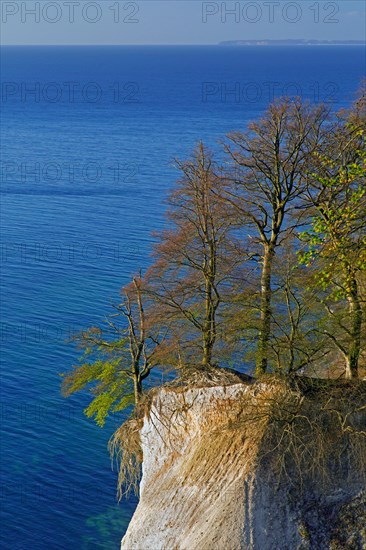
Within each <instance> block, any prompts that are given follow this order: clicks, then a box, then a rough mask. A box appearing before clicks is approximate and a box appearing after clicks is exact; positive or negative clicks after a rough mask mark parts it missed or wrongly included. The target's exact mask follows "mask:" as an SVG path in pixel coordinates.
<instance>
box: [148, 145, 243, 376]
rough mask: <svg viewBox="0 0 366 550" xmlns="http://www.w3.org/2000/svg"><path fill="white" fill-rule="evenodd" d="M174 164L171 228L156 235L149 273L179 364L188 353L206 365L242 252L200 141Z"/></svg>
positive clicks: (230, 211)
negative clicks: (187, 156)
mask: <svg viewBox="0 0 366 550" xmlns="http://www.w3.org/2000/svg"><path fill="white" fill-rule="evenodd" d="M177 166H178V168H179V170H180V171H181V172H182V177H181V179H180V180H179V182H178V186H177V188H176V189H175V191H174V192H173V193H172V194H171V196H170V198H169V200H168V204H169V206H170V209H169V214H168V216H169V223H170V224H171V229H169V230H166V231H164V232H162V233H161V234H160V235H159V243H158V244H157V246H156V248H155V260H156V261H155V264H154V265H153V266H152V267H151V269H150V270H149V271H148V274H147V277H148V279H149V285H150V289H151V294H152V295H153V296H154V299H155V300H156V303H157V305H159V308H160V312H161V315H163V316H165V318H166V319H169V320H170V324H171V326H172V327H174V328H173V329H172V330H173V332H175V344H174V347H175V352H176V353H177V354H178V361H177V364H178V365H180V366H182V364H183V363H185V359H184V357H186V352H188V354H189V355H190V356H191V358H192V356H194V355H196V357H197V356H199V357H200V360H199V361H198V364H200V365H201V366H202V367H208V366H210V365H212V363H213V361H214V349H215V345H217V344H218V341H217V339H218V335H219V333H220V332H221V331H220V330H219V327H218V324H219V323H220V320H219V310H220V308H222V307H223V305H224V303H225V300H226V296H227V293H228V292H229V287H230V281H231V280H232V278H233V277H235V269H236V266H237V264H238V263H239V262H240V261H242V252H241V251H240V250H239V248H240V247H239V243H238V241H236V240H235V238H234V236H233V234H232V228H233V223H234V217H233V208H232V206H231V205H230V204H229V203H228V202H227V201H225V200H223V199H222V198H220V196H219V195H220V194H219V193H218V191H219V190H220V188H221V185H222V181H221V178H220V176H219V175H218V174H217V173H216V171H215V168H216V165H215V163H214V161H213V158H212V154H211V153H210V152H209V151H208V150H207V149H206V148H205V147H204V146H203V144H202V143H200V144H199V145H198V147H197V148H196V150H195V151H194V154H193V156H192V158H191V159H189V160H188V161H184V162H178V163H177ZM188 349H189V350H190V351H188ZM193 361H194V360H193ZM194 362H196V363H197V359H196V361H194Z"/></svg>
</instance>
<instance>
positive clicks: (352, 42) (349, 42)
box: [219, 39, 366, 46]
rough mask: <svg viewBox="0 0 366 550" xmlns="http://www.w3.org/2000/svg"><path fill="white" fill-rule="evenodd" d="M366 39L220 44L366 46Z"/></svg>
mask: <svg viewBox="0 0 366 550" xmlns="http://www.w3.org/2000/svg"><path fill="white" fill-rule="evenodd" d="M365 44H366V42H365V41H364V40H305V39H283V40H225V41H224V42H219V46H364V45H365Z"/></svg>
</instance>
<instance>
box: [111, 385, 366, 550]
mask: <svg viewBox="0 0 366 550" xmlns="http://www.w3.org/2000/svg"><path fill="white" fill-rule="evenodd" d="M272 392H273V387H272V386H271V385H266V384H258V383H256V384H245V383H237V384H232V385H229V386H211V387H196V388H190V389H187V388H162V389H161V390H159V392H158V393H157V394H156V395H155V397H154V399H153V402H152V405H151V409H150V413H149V414H148V415H147V416H146V417H145V419H144V424H143V427H142V430H141V444H142V451H143V476H142V481H141V485H140V502H139V504H138V507H137V509H136V512H135V514H134V516H133V518H132V521H131V523H130V525H129V527H128V530H127V533H126V535H125V536H124V538H123V540H122V545H121V549H122V550H239V549H253V550H273V549H281V550H286V549H288V550H294V549H304V550H305V549H307V548H309V549H310V548H311V549H313V548H314V549H315V548H316V549H317V550H318V549H319V550H321V549H323V548H324V549H331V550H339V549H341V548H354V549H362V548H366V528H365V526H366V505H365V498H364V497H363V491H364V490H365V487H364V481H363V480H364V478H363V476H362V475H358V473H354V472H352V471H350V469H352V468H353V467H354V465H353V463H352V459H350V455H349V453H348V452H346V451H345V452H344V453H343V454H342V453H336V454H337V457H338V456H340V457H342V456H344V459H342V458H341V463H340V464H338V465H337V471H336V472H332V471H330V472H329V474H330V476H327V475H326V476H325V477H330V483H329V484H328V485H327V486H326V487H325V486H323V485H322V484H321V488H319V489H317V487H316V483H315V484H313V485H312V486H311V487H305V488H304V487H303V486H302V481H303V480H302V479H300V478H301V475H300V474H299V472H298V471H297V470H296V468H295V469H294V471H293V473H287V474H289V475H287V477H286V475H285V478H284V479H282V474H281V476H280V475H279V474H278V473H277V470H276V469H275V470H273V472H275V473H273V475H272V474H271V468H273V466H272V463H271V459H270V458H268V456H267V453H266V452H263V442H264V441H266V437H267V433H268V429H269V428H268V419H267V417H266V415H265V414H263V415H262V416H263V417H262V418H260V416H261V415H260V414H259V413H258V419H257V420H256V422H255V423H252V424H251V427H250V429H248V428H247V427H245V426H244V424H245V422H244V423H243V411H244V417H245V411H246V410H247V411H249V412H248V416H250V415H251V416H253V414H254V411H261V410H262V409H261V408H258V407H257V405H258V403H260V402H261V400H262V402H264V403H268V402H270V400H271V395H272ZM279 401H281V396H280V397H279ZM253 403H254V405H255V406H254V408H250V406H251V404H253ZM357 414H358V424H359V425H360V424H361V426H364V427H366V413H365V411H363V412H362V411H361V413H357ZM362 415H363V416H362ZM322 441H323V440H322ZM325 441H327V439H325ZM266 445H268V442H267V443H266ZM363 449H364V448H363V447H362V443H361V446H360V449H359V450H360V452H361V453H362V452H363ZM332 453H333V450H332V449H331V448H329V449H327V450H326V455H327V456H325V458H324V464H323V465H322V467H323V468H328V467H329V468H330V469H332V468H333V467H334V468H335V466H333V462H332ZM328 454H329V456H328ZM328 459H329V460H328ZM337 460H338V458H337ZM342 460H344V463H342ZM338 462H339V460H338ZM361 463H362V464H363V462H362V460H361ZM278 464H279V462H278V461H277V465H278ZM285 466H286V465H285ZM311 466H312V465H311V464H309V469H311ZM333 474H335V475H333ZM291 476H292V478H293V479H292V482H291V483H290V481H289V480H290V479H291ZM305 478H306V474H305V475H304V479H305ZM342 522H343V523H342Z"/></svg>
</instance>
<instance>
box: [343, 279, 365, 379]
mask: <svg viewBox="0 0 366 550" xmlns="http://www.w3.org/2000/svg"><path fill="white" fill-rule="evenodd" d="M348 302H349V313H350V318H351V330H350V334H351V342H350V345H349V347H348V357H347V361H346V378H358V362H359V357H360V352H361V329H362V308H361V304H360V301H359V297H358V288H357V281H356V278H355V277H354V276H353V277H352V279H351V281H350V294H349V296H348Z"/></svg>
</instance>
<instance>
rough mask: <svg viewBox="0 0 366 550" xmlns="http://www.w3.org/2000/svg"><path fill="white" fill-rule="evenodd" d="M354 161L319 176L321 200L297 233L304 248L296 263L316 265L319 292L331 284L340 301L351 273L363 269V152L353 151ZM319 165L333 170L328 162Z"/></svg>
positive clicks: (365, 169)
mask: <svg viewBox="0 0 366 550" xmlns="http://www.w3.org/2000/svg"><path fill="white" fill-rule="evenodd" d="M357 156H358V162H351V163H349V164H346V165H345V166H342V167H341V168H340V169H339V170H338V173H337V174H336V176H335V177H327V178H326V177H320V176H318V175H317V174H313V177H314V178H315V180H316V181H317V182H318V184H319V187H320V189H321V192H320V193H319V196H321V200H320V201H319V202H318V204H317V207H316V212H315V214H314V216H313V218H312V221H311V227H310V228H309V229H308V230H306V231H304V232H302V233H301V234H300V238H301V240H302V241H303V242H304V243H305V244H306V248H305V249H304V250H302V251H301V252H300V253H299V260H300V264H303V265H306V266H309V265H311V264H313V263H314V262H317V263H318V267H319V269H318V273H317V276H316V280H317V282H318V284H319V286H320V287H321V289H322V290H326V289H328V288H329V287H330V285H331V284H332V283H333V284H334V283H335V284H334V288H333V289H332V297H333V298H334V299H336V300H341V299H343V298H345V297H347V295H348V293H349V292H350V287H351V282H352V280H353V279H354V276H355V273H357V272H359V271H364V270H366V234H365V231H366V221H365V219H366V186H365V180H366V153H365V152H364V151H357ZM321 162H322V164H323V166H326V167H329V165H330V167H331V168H332V169H333V168H334V163H332V162H331V161H330V160H329V159H326V158H321Z"/></svg>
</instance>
